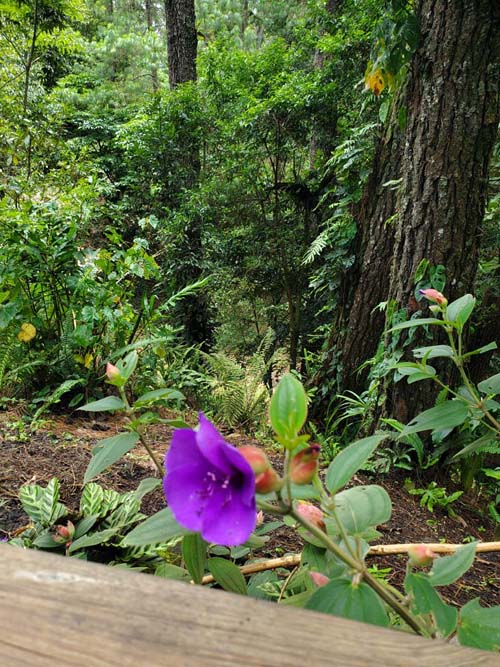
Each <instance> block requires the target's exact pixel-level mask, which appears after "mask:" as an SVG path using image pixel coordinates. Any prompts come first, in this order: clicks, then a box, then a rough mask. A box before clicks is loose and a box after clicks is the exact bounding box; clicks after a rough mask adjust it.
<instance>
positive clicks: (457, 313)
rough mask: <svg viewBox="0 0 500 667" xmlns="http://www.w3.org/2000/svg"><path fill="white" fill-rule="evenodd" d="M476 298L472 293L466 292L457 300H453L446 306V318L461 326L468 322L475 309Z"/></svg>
mask: <svg viewBox="0 0 500 667" xmlns="http://www.w3.org/2000/svg"><path fill="white" fill-rule="evenodd" d="M475 305H476V299H475V298H474V297H473V296H472V294H464V295H463V296H461V297H460V298H459V299H457V300H456V301H452V302H451V303H450V304H448V306H447V308H446V319H447V320H448V321H450V322H453V323H454V324H458V326H459V327H460V328H462V327H463V325H464V324H465V323H466V322H467V320H468V319H469V317H470V314H471V313H472V311H473V310H474V306H475Z"/></svg>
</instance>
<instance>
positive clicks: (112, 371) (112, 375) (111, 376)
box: [106, 362, 121, 382]
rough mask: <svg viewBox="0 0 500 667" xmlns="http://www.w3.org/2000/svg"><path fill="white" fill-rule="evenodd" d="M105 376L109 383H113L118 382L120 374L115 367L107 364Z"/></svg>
mask: <svg viewBox="0 0 500 667" xmlns="http://www.w3.org/2000/svg"><path fill="white" fill-rule="evenodd" d="M106 376H107V378H108V380H109V382H114V381H115V380H118V379H119V378H120V377H121V373H120V370H119V369H118V368H117V367H116V366H114V365H113V364H111V363H109V362H108V363H107V364H106Z"/></svg>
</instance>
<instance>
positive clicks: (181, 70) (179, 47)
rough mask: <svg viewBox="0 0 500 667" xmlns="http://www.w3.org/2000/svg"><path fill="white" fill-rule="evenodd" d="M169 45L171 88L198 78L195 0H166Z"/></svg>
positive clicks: (169, 78)
mask: <svg viewBox="0 0 500 667" xmlns="http://www.w3.org/2000/svg"><path fill="white" fill-rule="evenodd" d="M165 17H166V22H167V45H168V80H169V83H170V88H175V87H176V86H177V85H179V84H180V83H185V82H186V81H195V80H196V50H197V46H198V38H197V36H196V27H195V9H194V0H165Z"/></svg>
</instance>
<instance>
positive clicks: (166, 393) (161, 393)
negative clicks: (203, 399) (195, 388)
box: [134, 387, 184, 408]
mask: <svg viewBox="0 0 500 667" xmlns="http://www.w3.org/2000/svg"><path fill="white" fill-rule="evenodd" d="M160 399H161V400H164V401H182V400H184V395H183V394H181V392H180V391H177V390H176V389H167V388H166V387H164V388H163V389H155V390H154V391H148V392H146V393H145V394H143V395H142V396H140V397H139V398H138V399H137V400H136V402H135V403H134V408H141V407H143V406H145V405H150V404H151V403H155V402H156V401H159V400H160Z"/></svg>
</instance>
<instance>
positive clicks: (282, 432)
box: [269, 373, 307, 440]
mask: <svg viewBox="0 0 500 667" xmlns="http://www.w3.org/2000/svg"><path fill="white" fill-rule="evenodd" d="M269 414H270V417H271V424H272V427H273V429H274V431H275V432H276V433H277V434H278V435H279V436H281V437H282V438H285V439H288V440H292V439H294V438H295V437H296V436H297V434H298V432H299V431H300V429H301V428H302V427H303V426H304V423H305V421H306V417H307V398H306V392H305V391H304V387H303V386H302V384H301V383H300V382H299V380H297V378H296V377H295V376H294V375H292V374H291V373H287V374H286V375H284V376H283V377H282V378H281V380H280V382H279V384H278V386H277V387H276V389H275V391H274V394H273V396H272V398H271V405H270V408H269Z"/></svg>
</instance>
